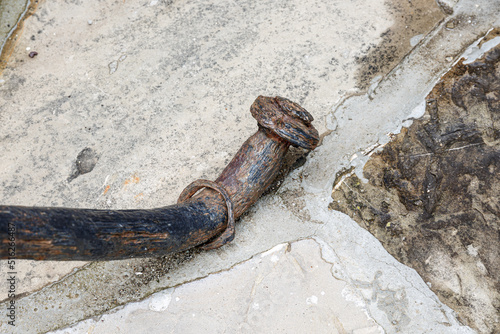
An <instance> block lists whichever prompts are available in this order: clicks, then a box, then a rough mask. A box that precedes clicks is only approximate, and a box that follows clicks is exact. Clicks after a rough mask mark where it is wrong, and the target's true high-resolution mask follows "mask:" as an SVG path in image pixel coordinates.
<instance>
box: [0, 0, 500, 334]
mask: <svg viewBox="0 0 500 334" xmlns="http://www.w3.org/2000/svg"><path fill="white" fill-rule="evenodd" d="M499 8H500V1H498V0H496V1H488V2H476V1H472V0H462V1H454V0H441V1H438V2H435V1H433V0H414V1H408V2H406V1H405V2H401V1H385V2H384V1H370V0H358V1H348V2H346V1H333V2H332V1H323V0H305V1H295V0H294V1H257V2H256V1H246V0H245V1H238V2H235V1H210V0H207V1H189V0H173V1H172V0H169V1H161V0H152V1H151V0H150V1H135V2H133V1H115V2H112V3H111V2H109V3H108V2H103V3H98V4H96V3H89V2H83V1H59V0H56V1H50V2H49V1H43V2H41V3H40V5H39V7H38V9H37V11H36V13H35V14H34V15H33V16H31V17H30V18H29V19H28V20H27V21H26V23H25V28H24V31H23V33H22V36H21V37H20V39H19V41H18V44H17V47H16V49H15V51H14V53H13V55H12V57H11V58H10V59H9V62H8V66H7V68H6V70H5V71H4V72H3V73H2V75H1V77H0V148H1V151H0V152H1V157H2V159H1V160H0V203H1V204H5V205H30V206H67V207H82V208H83V207H88V208H114V209H123V208H151V207H159V206H163V205H166V204H171V203H174V202H175V200H176V198H177V196H178V195H179V194H180V192H181V191H182V189H183V188H184V187H185V186H186V185H187V184H189V183H190V182H191V181H193V180H195V179H198V178H206V179H212V180H213V179H215V178H216V177H217V176H218V174H219V173H220V172H221V171H222V170H223V168H224V167H225V165H226V164H227V163H228V162H229V161H230V159H231V158H232V156H233V155H234V153H235V152H236V151H237V150H238V149H239V147H240V146H241V144H242V143H243V142H244V141H245V139H246V138H247V137H249V136H250V135H252V134H253V133H254V132H255V131H256V128H257V127H256V122H255V121H254V120H253V119H252V117H251V115H250V113H249V107H250V105H251V103H252V102H253V100H254V99H255V98H256V97H257V96H258V95H267V96H274V95H280V96H284V97H287V98H289V99H291V100H293V101H296V102H298V103H300V104H301V105H302V106H303V107H304V108H306V109H307V110H308V111H309V112H310V113H311V114H313V116H314V117H315V121H314V125H315V126H316V127H317V128H318V130H319V131H320V133H322V134H323V135H324V137H323V142H322V145H321V146H320V147H318V148H317V149H316V150H315V151H314V152H312V153H311V154H309V155H308V157H307V161H306V163H305V165H303V166H302V167H300V168H297V169H295V170H293V171H292V172H291V173H290V174H289V175H288V176H287V177H286V178H285V179H284V180H283V181H282V183H281V185H280V187H279V188H278V189H277V190H274V191H273V192H271V193H270V194H268V195H266V196H264V197H262V198H261V199H260V200H259V201H258V202H257V204H256V205H254V206H253V207H252V208H251V209H250V210H249V213H248V214H247V215H245V216H244V217H242V218H241V219H240V220H239V221H238V222H237V226H236V238H235V240H234V241H233V242H232V243H231V244H228V245H226V246H224V247H223V248H221V249H218V250H214V251H209V252H200V251H196V250H194V251H188V252H183V253H180V254H176V255H172V256H169V257H165V258H158V259H130V260H123V261H112V262H94V263H84V262H36V261H18V263H17V267H16V272H17V276H16V279H17V281H16V282H17V287H16V294H17V297H18V298H17V300H16V307H17V309H16V320H15V325H16V326H11V325H9V324H8V321H9V319H8V318H7V317H6V316H2V317H0V332H2V333H4V332H5V333H46V332H50V331H53V332H54V333H164V332H168V333H239V332H252V333H278V332H283V333H309V332H310V333H316V332H318V333H357V334H360V333H396V332H400V333H473V332H475V330H474V329H471V328H469V327H467V326H465V325H463V324H461V323H460V321H459V320H458V319H457V316H456V314H455V313H454V311H453V310H452V309H450V308H449V307H447V306H446V305H444V304H443V303H441V302H440V301H439V299H438V298H437V297H436V295H435V294H434V293H433V292H432V291H431V290H430V289H429V286H428V285H427V284H426V282H424V281H423V280H422V279H421V277H420V276H419V275H418V274H417V273H416V272H415V271H414V270H413V269H411V268H409V267H406V266H404V265H402V264H401V263H399V262H397V261H396V260H395V259H394V258H393V257H392V256H390V255H389V254H388V253H387V252H386V251H385V250H384V248H383V247H382V246H381V244H380V243H379V242H378V240H377V239H375V238H374V237H373V236H372V235H371V234H369V233H368V232H367V231H366V230H364V229H363V228H361V227H360V226H359V225H358V224H357V223H356V222H354V221H353V220H352V219H350V218H349V217H347V216H346V215H344V214H342V213H340V212H336V211H333V210H329V209H328V204H329V203H330V202H331V196H330V193H331V190H332V184H333V180H334V179H335V175H336V173H337V172H338V171H340V170H342V168H344V167H347V166H349V165H351V164H352V165H354V166H357V167H358V171H361V168H362V166H363V164H364V162H365V161H366V160H367V159H368V155H365V154H363V152H364V151H365V150H367V149H369V148H371V147H373V146H374V145H376V144H379V145H383V144H384V143H386V142H387V141H388V140H389V136H388V134H391V133H395V132H397V131H399V129H400V128H401V126H403V125H404V126H408V125H409V124H411V118H412V117H418V116H420V115H422V113H423V105H424V98H425V96H426V95H427V93H428V92H429V91H430V90H431V89H432V87H433V85H434V84H435V83H436V81H437V80H438V79H439V77H440V76H441V75H442V74H443V73H445V72H446V71H447V69H449V68H450V66H451V65H452V64H453V63H454V62H455V61H457V60H458V59H459V58H460V57H461V55H463V54H464V52H466V50H467V49H468V48H469V47H470V46H471V45H472V44H473V43H474V42H475V41H477V40H479V39H480V38H481V37H483V36H484V35H485V34H486V33H487V32H488V31H489V30H490V29H492V28H494V27H498V26H500V15H499V14H500V10H499ZM30 51H36V52H38V55H37V56H36V57H34V58H29V57H28V53H29V52H30ZM471 51H473V52H471ZM478 53H479V54H480V52H478V50H475V49H474V48H473V47H472V48H470V49H469V50H468V51H467V52H466V54H467V55H469V57H470V56H471V55H472V54H478ZM85 148H91V149H92V150H93V151H94V152H95V159H96V162H97V163H96V165H95V167H94V168H93V170H92V171H91V172H89V173H86V174H82V175H76V174H75V160H76V157H77V156H78V154H79V153H80V152H82V151H83V150H84V149H85ZM75 175H76V176H77V177H76V178H75V177H74V176H75ZM360 175H361V174H360ZM0 265H1V266H2V269H1V272H2V276H4V277H2V279H1V281H2V282H4V283H2V284H3V285H2V286H3V288H0V298H1V300H3V302H2V303H1V305H0V307H1V308H2V309H5V308H6V307H7V305H8V303H9V300H8V299H7V292H8V286H7V284H6V283H5V282H6V279H7V277H6V275H7V274H6V272H7V269H6V262H5V261H0Z"/></svg>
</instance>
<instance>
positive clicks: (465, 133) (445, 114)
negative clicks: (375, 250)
mask: <svg viewBox="0 0 500 334" xmlns="http://www.w3.org/2000/svg"><path fill="white" fill-rule="evenodd" d="M493 34H494V33H493ZM499 77H500V46H497V47H496V48H494V49H492V50H491V51H490V52H488V53H487V54H486V55H485V56H484V57H483V58H481V59H479V60H477V61H475V62H472V63H470V64H467V65H466V64H464V63H463V61H460V62H459V63H457V64H456V65H455V66H454V67H453V69H452V70H451V71H450V72H448V73H447V74H446V75H445V76H444V77H443V78H442V80H441V81H440V82H439V83H438V84H437V85H436V86H435V87H434V89H433V90H432V92H431V93H430V94H429V95H428V97H427V105H426V113H425V115H424V117H423V118H422V119H419V120H416V121H415V122H414V123H413V125H411V126H410V127H409V128H408V129H406V128H403V130H402V131H401V133H400V134H398V135H397V136H395V137H394V138H393V140H392V141H391V142H390V143H389V144H387V145H386V146H385V147H384V149H383V151H382V152H380V153H376V154H374V155H373V156H372V158H371V159H370V160H369V161H368V163H367V164H366V165H365V168H364V177H365V178H366V179H368V181H369V182H368V183H366V184H364V183H363V182H362V181H361V180H360V179H359V178H357V177H356V176H354V175H352V176H350V177H348V178H346V179H345V180H344V181H343V182H342V183H338V184H336V185H335V187H334V189H335V190H334V192H333V193H332V196H333V198H334V200H335V201H334V202H333V203H332V205H331V206H332V208H334V209H339V210H341V211H344V212H346V213H348V214H349V215H350V216H351V217H353V218H354V219H355V220H356V221H357V222H358V223H359V224H360V225H361V226H363V227H365V228H366V229H367V230H369V231H370V232H371V233H372V234H373V235H375V236H376V237H377V238H378V239H379V240H380V241H381V242H382V243H383V245H384V246H385V247H386V249H387V250H388V251H389V252H390V253H391V254H392V255H393V256H395V257H396V258H397V259H398V260H400V261H401V262H403V263H405V264H407V265H409V266H411V267H413V268H414V269H416V270H417V271H418V272H419V274H420V275H421V276H422V277H423V278H424V280H425V281H426V282H428V284H429V286H430V287H431V289H432V290H433V291H434V292H436V293H437V295H438V296H439V297H440V299H441V300H442V301H443V302H445V303H446V304H448V305H449V306H450V307H452V308H453V309H454V310H455V311H457V312H458V314H459V315H460V318H461V320H462V321H463V322H464V323H466V324H468V325H470V326H471V327H473V328H475V329H477V330H479V331H480V332H482V333H498V332H499V331H500V323H499V321H500V315H499V308H500V293H499V291H500V280H499V277H500V205H499V201H498V198H499V196H500V178H499V175H500V81H499Z"/></svg>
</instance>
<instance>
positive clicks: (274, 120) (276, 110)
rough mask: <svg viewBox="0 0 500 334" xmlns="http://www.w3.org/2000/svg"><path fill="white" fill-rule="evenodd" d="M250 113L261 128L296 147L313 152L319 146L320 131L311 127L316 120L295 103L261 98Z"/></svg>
mask: <svg viewBox="0 0 500 334" xmlns="http://www.w3.org/2000/svg"><path fill="white" fill-rule="evenodd" d="M250 112H251V113H252V116H253V117H254V118H255V119H256V120H257V122H258V123H259V125H260V126H262V127H264V128H266V129H269V130H271V131H272V132H274V133H275V134H277V135H278V136H280V137H281V138H283V139H285V140H287V141H288V142H290V143H291V144H292V145H294V146H300V147H303V148H305V149H309V150H313V149H314V148H316V146H317V145H318V142H319V134H318V130H316V129H315V128H314V126H312V125H311V122H312V121H313V120H314V118H313V117H312V115H311V114H310V113H308V112H307V110H305V109H304V108H302V107H301V106H300V105H298V104H297V103H295V102H292V101H290V100H288V99H286V98H283V97H279V96H276V97H266V96H259V97H258V98H257V99H256V100H255V101H254V103H253V104H252V106H251V107H250Z"/></svg>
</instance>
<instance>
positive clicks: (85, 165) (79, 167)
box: [68, 147, 99, 182]
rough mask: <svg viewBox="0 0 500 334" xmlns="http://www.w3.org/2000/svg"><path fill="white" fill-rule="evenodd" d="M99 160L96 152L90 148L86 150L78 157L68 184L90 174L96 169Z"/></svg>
mask: <svg viewBox="0 0 500 334" xmlns="http://www.w3.org/2000/svg"><path fill="white" fill-rule="evenodd" d="M98 160H99V155H98V154H97V152H96V151H95V150H93V149H91V148H89V147H86V148H84V149H83V150H82V151H81V152H80V153H78V156H77V157H76V161H75V165H74V166H73V172H72V173H71V175H70V177H68V182H71V181H73V180H74V179H76V178H77V177H78V176H80V175H83V174H87V173H90V172H91V171H92V170H93V169H94V167H95V165H96V164H97V161H98Z"/></svg>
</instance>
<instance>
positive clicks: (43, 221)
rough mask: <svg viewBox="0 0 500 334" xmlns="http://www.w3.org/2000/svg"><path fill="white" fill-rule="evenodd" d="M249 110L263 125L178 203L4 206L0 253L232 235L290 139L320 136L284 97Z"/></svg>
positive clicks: (106, 256) (120, 252) (126, 252)
mask: <svg viewBox="0 0 500 334" xmlns="http://www.w3.org/2000/svg"><path fill="white" fill-rule="evenodd" d="M251 112H252V115H253V116H254V117H255V118H256V119H257V121H258V123H259V130H258V131H257V132H256V133H255V134H254V135H253V136H251V137H250V138H249V139H248V140H247V141H246V142H245V143H244V144H243V146H242V147H241V148H240V150H239V151H238V153H236V156H235V157H234V158H233V160H232V161H231V162H230V163H229V165H228V166H227V167H226V168H225V169H224V171H223V172H222V174H221V175H220V176H219V177H218V178H217V180H216V181H215V182H211V181H207V180H198V181H195V182H193V184H191V185H190V186H188V188H186V189H185V191H184V192H183V193H182V194H181V196H180V198H179V202H178V203H177V204H175V205H171V206H167V207H162V208H157V209H150V210H93V209H71V208H41V207H23V206H0V237H1V242H2V247H1V248H0V259H8V258H17V259H35V260H116V259H124V258H129V257H148V256H160V255H165V254H168V253H173V252H178V251H182V250H186V249H189V248H192V247H195V246H199V245H202V247H204V248H205V249H213V248H217V247H220V246H222V245H224V244H225V243H227V242H229V241H231V240H232V239H233V238H234V220H235V219H236V218H238V217H239V216H240V215H241V214H242V213H243V212H245V211H246V210H247V209H248V208H249V207H250V206H251V205H252V204H253V203H255V201H256V200H257V199H258V198H259V197H260V196H261V195H262V193H263V192H264V191H265V190H266V189H267V188H268V187H269V186H270V184H271V183H272V181H273V180H274V178H275V177H276V175H277V173H278V171H279V169H280V167H281V164H282V162H283V158H284V156H285V154H286V152H287V150H288V148H289V146H290V145H295V146H301V147H304V148H307V149H314V147H316V145H317V143H318V140H319V138H318V132H317V131H316V129H314V127H313V126H312V125H311V121H312V120H313V118H312V116H311V115H310V114H309V113H308V112H307V111H306V110H305V109H303V108H301V107H300V106H299V105H298V104H296V103H293V102H291V101H289V100H287V99H284V98H280V97H276V98H271V97H263V96H259V97H258V98H257V99H256V100H255V102H254V103H253V105H252V107H251ZM201 188H205V189H203V190H201V191H199V192H198V193H197V194H196V192H197V191H198V190H199V189H201ZM193 195H194V196H193ZM191 196H192V197H191Z"/></svg>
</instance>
